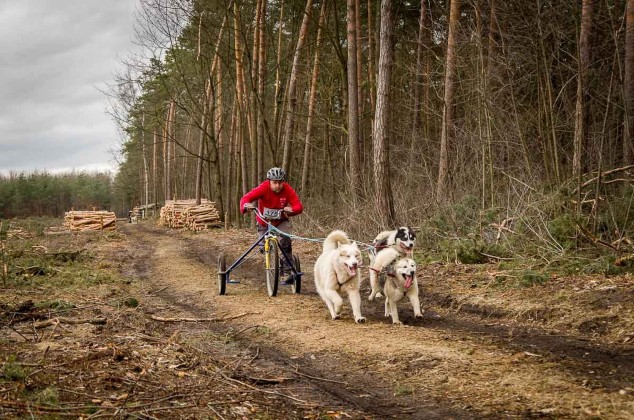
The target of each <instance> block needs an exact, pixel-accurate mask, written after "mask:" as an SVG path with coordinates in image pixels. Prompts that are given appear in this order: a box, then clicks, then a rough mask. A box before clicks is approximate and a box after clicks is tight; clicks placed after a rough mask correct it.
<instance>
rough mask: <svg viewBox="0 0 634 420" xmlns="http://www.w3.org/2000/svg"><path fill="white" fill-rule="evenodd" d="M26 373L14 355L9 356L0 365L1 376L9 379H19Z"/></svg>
mask: <svg viewBox="0 0 634 420" xmlns="http://www.w3.org/2000/svg"><path fill="white" fill-rule="evenodd" d="M26 375H27V372H26V370H25V369H24V368H23V367H22V365H21V364H19V363H18V362H17V360H16V357H15V355H11V356H9V358H8V359H7V361H6V362H5V363H4V366H3V367H2V376H4V378H5V379H7V380H9V381H21V380H22V379H24V378H26Z"/></svg>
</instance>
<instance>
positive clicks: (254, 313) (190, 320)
mask: <svg viewBox="0 0 634 420" xmlns="http://www.w3.org/2000/svg"><path fill="white" fill-rule="evenodd" d="M258 314H260V312H243V313H241V314H238V315H231V316H227V317H224V318H164V317H162V316H157V315H150V318H152V319H153V320H155V321H160V322H218V321H227V320H230V319H236V318H241V317H243V316H247V315H258Z"/></svg>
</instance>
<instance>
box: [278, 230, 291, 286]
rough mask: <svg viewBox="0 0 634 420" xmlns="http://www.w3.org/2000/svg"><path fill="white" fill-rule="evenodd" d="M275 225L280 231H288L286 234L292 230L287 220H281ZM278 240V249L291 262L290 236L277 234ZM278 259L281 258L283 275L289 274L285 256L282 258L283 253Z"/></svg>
mask: <svg viewBox="0 0 634 420" xmlns="http://www.w3.org/2000/svg"><path fill="white" fill-rule="evenodd" d="M276 227H277V228H278V229H279V230H281V231H282V232H284V233H288V234H290V233H291V232H292V230H293V226H292V224H291V223H290V222H289V221H288V220H285V221H283V222H282V223H280V224H279V225H277V226H276ZM278 242H279V244H280V249H281V250H282V251H284V253H285V254H286V256H288V258H289V259H290V260H291V262H292V261H293V244H292V242H291V238H289V237H288V236H285V235H278ZM280 259H281V265H280V268H281V270H282V274H283V275H289V274H291V268H290V267H289V266H288V264H287V262H286V258H284V256H283V255H280Z"/></svg>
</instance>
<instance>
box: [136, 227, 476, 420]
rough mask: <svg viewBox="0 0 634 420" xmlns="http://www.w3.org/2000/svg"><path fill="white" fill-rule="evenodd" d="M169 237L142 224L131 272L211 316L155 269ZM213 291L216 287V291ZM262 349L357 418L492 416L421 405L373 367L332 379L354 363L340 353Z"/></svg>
mask: <svg viewBox="0 0 634 420" xmlns="http://www.w3.org/2000/svg"><path fill="white" fill-rule="evenodd" d="M139 231H141V232H142V234H141V235H139V234H138V233H139ZM148 236H149V237H148ZM163 238H164V235H163V234H161V233H160V232H157V231H155V230H154V229H151V228H147V227H144V226H142V225H140V226H139V227H138V228H137V234H135V235H134V241H135V242H136V245H135V249H136V255H135V257H138V258H141V259H143V260H144V261H146V262H145V263H144V264H139V263H134V264H132V267H130V268H129V269H128V272H129V274H132V275H133V277H137V278H139V279H143V280H144V281H147V282H148V284H149V285H151V286H152V289H154V290H156V292H154V295H155V296H157V297H158V298H160V299H161V300H163V301H165V302H166V303H168V304H169V305H170V306H172V307H174V308H177V309H178V310H179V311H180V312H183V313H185V314H187V316H192V317H198V318H205V317H207V316H208V311H209V308H206V307H201V306H199V305H198V304H196V303H195V301H194V300H192V299H188V298H187V296H186V295H185V296H184V295H183V294H182V291H179V290H177V289H176V288H174V287H168V288H166V287H165V285H164V284H163V283H162V282H161V280H160V278H159V277H158V276H156V275H154V274H153V273H152V266H154V265H155V264H156V262H155V259H156V256H155V252H156V249H157V247H156V244H157V243H160V241H161V240H163ZM170 240H171V241H172V240H174V241H178V242H179V243H182V244H183V246H182V247H178V248H179V251H180V252H181V256H182V257H183V258H185V259H188V260H190V261H192V262H195V263H202V264H205V265H207V266H209V265H211V267H215V264H212V261H213V260H215V255H217V252H218V250H216V249H211V250H210V249H207V248H204V247H202V246H201V245H200V244H198V243H197V242H196V241H195V240H192V239H191V238H181V237H179V238H177V237H170ZM159 246H160V245H159ZM251 265H252V266H251ZM245 268H246V270H256V269H257V267H256V266H255V263H254V262H247V264H245ZM137 270H138V271H137ZM212 270H213V269H212ZM209 293H216V292H215V290H210V291H209ZM206 327H207V328H208V329H209V330H210V331H211V332H213V333H214V334H217V335H220V336H222V335H225V336H226V335H227V334H230V333H231V332H232V331H234V330H235V329H236V328H237V326H236V324H234V323H232V322H224V323H222V324H221V323H210V324H206ZM181 329H182V328H181ZM236 342H238V343H239V344H240V346H241V347H242V349H243V350H245V351H251V352H253V350H252V347H253V340H252V339H251V338H238V339H236ZM257 352H258V354H259V356H258V357H259V358H262V359H264V360H266V363H268V364H271V363H272V364H273V365H274V366H275V369H276V371H278V372H285V373H286V374H289V375H292V374H293V373H297V375H298V376H299V377H300V379H298V380H297V384H298V386H296V387H295V388H294V392H293V393H294V394H297V395H300V398H301V397H302V396H306V397H307V398H308V399H310V400H311V401H315V400H316V401H317V402H316V403H317V404H319V405H324V406H328V407H330V408H331V409H333V410H341V411H344V412H346V413H348V415H350V414H352V415H353V418H376V419H382V418H403V416H407V417H408V418H411V419H447V418H460V419H470V418H484V417H486V416H483V415H478V414H477V413H474V412H471V411H469V410H462V409H458V408H454V407H446V406H444V405H443V404H442V403H440V402H438V403H433V402H432V403H429V402H428V403H425V404H421V402H420V401H415V400H412V399H409V398H404V397H399V398H395V397H394V396H392V395H390V392H389V391H390V389H391V388H390V385H389V384H384V383H382V380H381V378H380V376H379V375H376V374H375V373H372V372H364V373H361V374H358V373H351V372H346V373H345V383H342V382H343V381H336V380H332V379H328V377H329V376H331V375H332V370H333V367H337V369H336V370H338V371H346V369H347V368H348V367H349V366H346V365H345V364H342V362H341V361H340V360H338V359H337V357H336V355H333V356H330V355H325V354H321V355H320V357H319V360H318V361H316V360H311V358H310V356H309V355H304V357H302V358H301V359H298V358H291V357H290V355H289V354H287V353H286V352H284V351H283V350H280V349H279V348H277V347H275V346H269V345H266V344H265V343H262V342H258V349H257ZM311 378H312V379H311ZM355 384H361V385H362V386H357V385H355ZM368 384H373V387H371V388H370V387H368Z"/></svg>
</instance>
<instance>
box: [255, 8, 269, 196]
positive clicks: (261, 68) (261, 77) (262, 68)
mask: <svg viewBox="0 0 634 420" xmlns="http://www.w3.org/2000/svg"><path fill="white" fill-rule="evenodd" d="M266 4H267V2H266V1H262V2H261V6H260V7H261V10H260V29H259V30H258V35H259V38H260V41H259V43H258V46H259V51H258V55H257V61H258V84H257V86H258V90H257V100H258V110H259V113H258V119H257V133H258V140H257V143H258V151H257V153H258V162H257V165H258V167H257V180H256V184H257V183H259V182H260V181H262V180H263V179H264V177H265V168H264V130H265V125H266V124H265V118H266V114H265V112H264V111H265V109H266V107H265V101H264V87H265V79H266Z"/></svg>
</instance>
